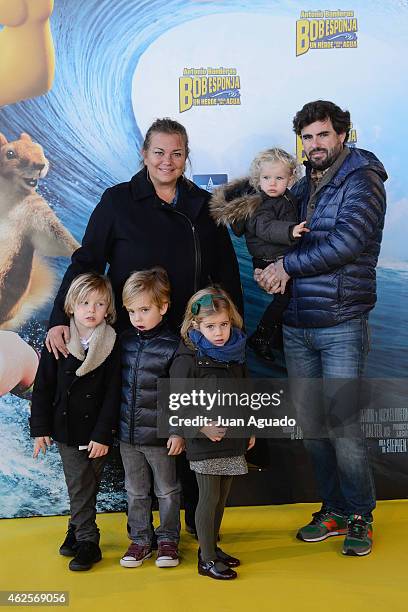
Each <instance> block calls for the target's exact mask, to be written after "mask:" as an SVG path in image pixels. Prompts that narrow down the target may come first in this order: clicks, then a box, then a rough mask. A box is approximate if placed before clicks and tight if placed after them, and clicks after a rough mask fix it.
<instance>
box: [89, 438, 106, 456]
mask: <svg viewBox="0 0 408 612" xmlns="http://www.w3.org/2000/svg"><path fill="white" fill-rule="evenodd" d="M108 450H109V446H106V444H100V443H99V442H94V441H93V440H91V441H90V443H89V444H88V452H89V455H88V457H89V459H97V458H98V457H104V456H105V455H107V454H108Z"/></svg>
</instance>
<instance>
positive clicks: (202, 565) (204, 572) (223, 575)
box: [198, 560, 237, 580]
mask: <svg viewBox="0 0 408 612" xmlns="http://www.w3.org/2000/svg"><path fill="white" fill-rule="evenodd" d="M216 563H217V561H201V560H199V561H198V573H199V574H201V576H208V577H209V578H214V580H233V579H234V578H236V577H237V572H234V570H233V569H231V568H230V567H227V569H225V570H219V569H217V565H216Z"/></svg>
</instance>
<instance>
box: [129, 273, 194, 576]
mask: <svg viewBox="0 0 408 612" xmlns="http://www.w3.org/2000/svg"><path fill="white" fill-rule="evenodd" d="M169 303H170V284H169V279H168V276H167V273H166V271H165V270H163V268H159V267H156V268H152V269H151V270H144V271H141V272H134V273H133V274H132V275H131V276H130V277H129V278H128V279H127V281H126V283H125V285H124V288H123V305H124V306H125V308H126V310H127V311H128V313H129V317H130V322H131V323H132V326H133V329H130V330H127V331H125V332H124V333H123V334H122V336H121V339H120V340H121V355H122V357H121V360H122V399H121V409H120V426H119V439H120V453H121V455H122V460H123V466H124V469H125V487H126V491H127V498H128V531H129V537H130V539H131V544H130V546H129V548H128V550H127V551H126V553H125V554H124V556H123V557H122V559H121V560H120V564H121V565H122V566H123V567H138V566H140V565H141V564H142V563H143V561H144V560H145V559H148V558H150V557H151V555H152V546H151V545H152V538H153V531H152V525H151V496H150V490H151V479H152V476H153V486H154V492H155V494H156V496H157V498H158V501H159V513H160V527H158V528H157V529H156V536H157V541H158V554H157V559H156V565H157V566H158V567H173V566H176V565H178V563H179V559H178V552H177V546H178V541H179V536H180V492H181V489H180V484H179V482H178V479H177V475H176V461H175V455H178V454H180V453H181V452H182V451H183V450H184V440H183V438H180V437H179V436H175V435H172V436H170V437H169V439H168V440H167V441H166V440H165V439H160V438H158V436H157V380H158V379H159V378H166V377H167V376H168V371H169V367H170V362H171V361H172V358H173V355H174V353H175V351H176V349H177V347H178V344H179V338H178V337H177V336H176V334H174V333H173V332H172V331H171V330H170V329H169V328H168V326H167V324H166V323H165V322H164V321H163V316H164V315H165V313H166V312H167V309H168V307H169Z"/></svg>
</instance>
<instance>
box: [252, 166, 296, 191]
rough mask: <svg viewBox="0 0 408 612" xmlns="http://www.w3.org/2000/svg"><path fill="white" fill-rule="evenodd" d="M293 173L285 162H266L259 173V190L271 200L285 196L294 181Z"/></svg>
mask: <svg viewBox="0 0 408 612" xmlns="http://www.w3.org/2000/svg"><path fill="white" fill-rule="evenodd" d="M292 176H293V173H292V171H291V169H290V168H289V166H288V165H287V164H284V163H283V162H279V161H276V162H264V163H263V164H261V168H260V173H259V188H260V189H261V190H262V191H263V192H264V193H266V195H268V196H269V197H270V198H277V197H279V196H281V195H283V194H284V193H285V191H286V189H287V187H288V185H289V183H290V181H291V179H292Z"/></svg>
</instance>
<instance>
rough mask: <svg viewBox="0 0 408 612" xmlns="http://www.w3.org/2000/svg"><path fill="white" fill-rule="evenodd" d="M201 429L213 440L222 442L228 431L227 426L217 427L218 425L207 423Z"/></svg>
mask: <svg viewBox="0 0 408 612" xmlns="http://www.w3.org/2000/svg"><path fill="white" fill-rule="evenodd" d="M200 431H201V432H202V433H203V434H204V435H205V436H207V438H209V439H210V440H211V442H221V440H222V439H223V437H224V436H225V434H226V433H227V428H226V427H217V426H216V425H205V427H202V428H201V429H200Z"/></svg>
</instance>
